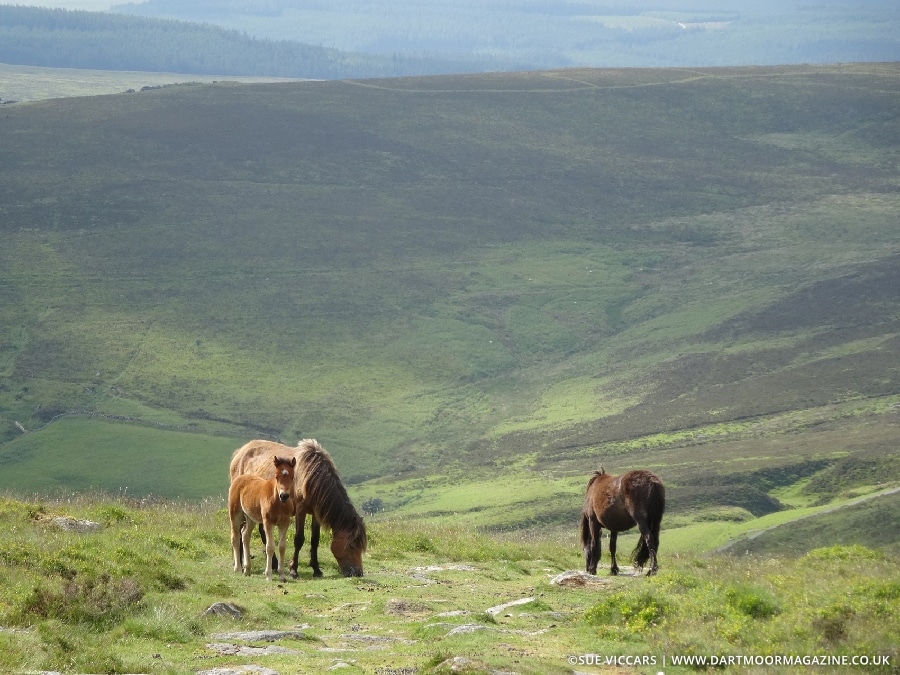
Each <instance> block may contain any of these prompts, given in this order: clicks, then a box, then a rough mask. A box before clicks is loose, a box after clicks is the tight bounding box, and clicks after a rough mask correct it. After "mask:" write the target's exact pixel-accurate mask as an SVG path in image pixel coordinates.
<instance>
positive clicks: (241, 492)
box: [228, 457, 297, 581]
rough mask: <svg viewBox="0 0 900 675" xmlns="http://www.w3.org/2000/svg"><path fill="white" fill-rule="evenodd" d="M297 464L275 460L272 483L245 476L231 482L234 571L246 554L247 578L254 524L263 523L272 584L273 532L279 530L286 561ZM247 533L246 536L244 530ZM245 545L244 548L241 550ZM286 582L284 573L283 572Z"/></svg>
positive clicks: (229, 513) (267, 563)
mask: <svg viewBox="0 0 900 675" xmlns="http://www.w3.org/2000/svg"><path fill="white" fill-rule="evenodd" d="M296 466H297V460H296V459H295V458H293V457H291V458H290V459H284V458H282V457H275V458H274V461H273V462H272V464H271V468H272V469H273V475H272V477H271V478H269V479H268V480H263V479H262V478H260V477H259V476H254V475H243V476H238V477H237V479H235V480H233V481H232V482H231V487H230V488H229V489H228V515H229V517H230V519H231V548H232V551H233V552H234V571H235V572H237V571H239V570H240V568H241V553H242V551H243V560H244V565H243V567H244V574H246V575H247V576H249V575H250V536H251V535H252V534H253V525H252V523H259V526H260V534H263V539H264V540H265V542H266V579H268V580H269V581H271V580H272V556H273V555H274V554H275V538H274V537H273V536H272V530H273V528H274V527H275V526H277V527H278V554H279V555H280V556H281V559H282V560H283V559H284V551H285V548H287V532H288V528H290V526H291V516H292V515H294V510H295V509H294V499H293V492H294V467H296ZM242 529H243V533H242V532H241V530H242ZM241 544H243V547H241ZM281 580H282V581H284V580H285V579H284V569H282V570H281Z"/></svg>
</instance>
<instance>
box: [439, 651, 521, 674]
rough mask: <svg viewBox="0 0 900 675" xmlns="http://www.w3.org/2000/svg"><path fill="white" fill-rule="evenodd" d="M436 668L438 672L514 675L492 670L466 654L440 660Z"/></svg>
mask: <svg viewBox="0 0 900 675" xmlns="http://www.w3.org/2000/svg"><path fill="white" fill-rule="evenodd" d="M437 670H438V671H440V672H443V671H449V672H451V673H490V674H491V675H515V673H511V672H507V671H503V670H493V669H492V668H489V667H488V666H487V664H485V663H483V662H481V661H476V660H475V659H470V658H469V657H467V656H454V657H452V658H449V659H447V660H446V661H442V662H441V663H440V664H438V667H437Z"/></svg>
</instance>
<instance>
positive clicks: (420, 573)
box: [410, 564, 478, 585]
mask: <svg viewBox="0 0 900 675" xmlns="http://www.w3.org/2000/svg"><path fill="white" fill-rule="evenodd" d="M448 571H451V572H477V571H478V568H477V567H472V566H471V565H462V564H453V565H428V566H426V567H413V568H412V569H411V570H410V576H411V577H412V578H413V579H415V580H416V581H421V582H423V583H425V584H429V585H430V584H436V583H438V582H437V581H435V580H434V579H429V578H428V577H427V576H425V575H426V574H428V573H429V572H448Z"/></svg>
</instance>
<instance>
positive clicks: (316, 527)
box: [309, 516, 322, 577]
mask: <svg viewBox="0 0 900 675" xmlns="http://www.w3.org/2000/svg"><path fill="white" fill-rule="evenodd" d="M309 529H310V536H309V566H310V567H312V569H313V576H314V577H320V576H322V568H321V567H319V534H320V533H321V530H322V526H321V525H320V524H319V521H318V520H316V517H315V516H313V517H312V522H311V523H310V525H309Z"/></svg>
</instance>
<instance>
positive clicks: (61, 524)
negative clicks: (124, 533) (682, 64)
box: [49, 516, 103, 534]
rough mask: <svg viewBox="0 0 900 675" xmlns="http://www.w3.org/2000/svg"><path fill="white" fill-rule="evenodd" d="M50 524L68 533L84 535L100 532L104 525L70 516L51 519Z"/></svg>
mask: <svg viewBox="0 0 900 675" xmlns="http://www.w3.org/2000/svg"><path fill="white" fill-rule="evenodd" d="M49 522H50V524H51V525H53V526H54V527H58V528H59V529H61V530H65V531H66V532H78V533H79V534H84V533H86V532H99V531H100V530H102V529H103V525H101V524H100V523H95V522H94V521H92V520H78V519H77V518H70V517H69V516H55V517H53V518H51V519H50V521H49Z"/></svg>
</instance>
